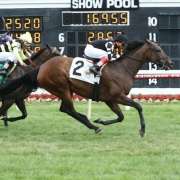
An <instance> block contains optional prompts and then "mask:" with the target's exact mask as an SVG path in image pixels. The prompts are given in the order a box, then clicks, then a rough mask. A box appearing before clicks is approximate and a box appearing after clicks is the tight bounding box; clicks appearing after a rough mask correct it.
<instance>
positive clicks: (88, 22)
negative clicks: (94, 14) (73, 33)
mask: <svg viewBox="0 0 180 180" xmlns="http://www.w3.org/2000/svg"><path fill="white" fill-rule="evenodd" d="M90 15H91V14H87V24H91V21H90V17H91V16H90Z"/></svg>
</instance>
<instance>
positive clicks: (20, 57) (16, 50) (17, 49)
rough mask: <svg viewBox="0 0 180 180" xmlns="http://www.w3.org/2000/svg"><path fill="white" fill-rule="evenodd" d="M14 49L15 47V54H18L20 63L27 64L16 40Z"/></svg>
mask: <svg viewBox="0 0 180 180" xmlns="http://www.w3.org/2000/svg"><path fill="white" fill-rule="evenodd" d="M12 49H13V53H14V54H15V56H16V58H17V60H18V61H19V63H20V64H21V65H22V66H26V64H25V63H24V62H23V57H22V56H21V51H20V47H19V45H18V44H17V43H16V42H14V43H13V46H12Z"/></svg>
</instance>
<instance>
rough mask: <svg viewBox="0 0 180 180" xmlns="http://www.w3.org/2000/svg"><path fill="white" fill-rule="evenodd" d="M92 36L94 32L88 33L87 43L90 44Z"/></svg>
mask: <svg viewBox="0 0 180 180" xmlns="http://www.w3.org/2000/svg"><path fill="white" fill-rule="evenodd" d="M94 36H95V33H94V32H88V42H92V41H93V40H94Z"/></svg>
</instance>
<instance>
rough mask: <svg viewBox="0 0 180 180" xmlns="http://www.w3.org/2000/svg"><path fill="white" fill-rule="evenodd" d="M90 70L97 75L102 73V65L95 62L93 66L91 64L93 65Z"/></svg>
mask: <svg viewBox="0 0 180 180" xmlns="http://www.w3.org/2000/svg"><path fill="white" fill-rule="evenodd" d="M89 70H90V71H91V72H92V73H94V74H95V75H100V72H99V70H100V67H99V66H98V65H97V64H94V65H93V66H91V67H90V68H89Z"/></svg>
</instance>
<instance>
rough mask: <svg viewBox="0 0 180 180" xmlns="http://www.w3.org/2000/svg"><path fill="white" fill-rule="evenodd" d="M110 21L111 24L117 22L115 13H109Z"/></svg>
mask: <svg viewBox="0 0 180 180" xmlns="http://www.w3.org/2000/svg"><path fill="white" fill-rule="evenodd" d="M111 23H112V24H117V23H118V18H117V13H112V14H111Z"/></svg>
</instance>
